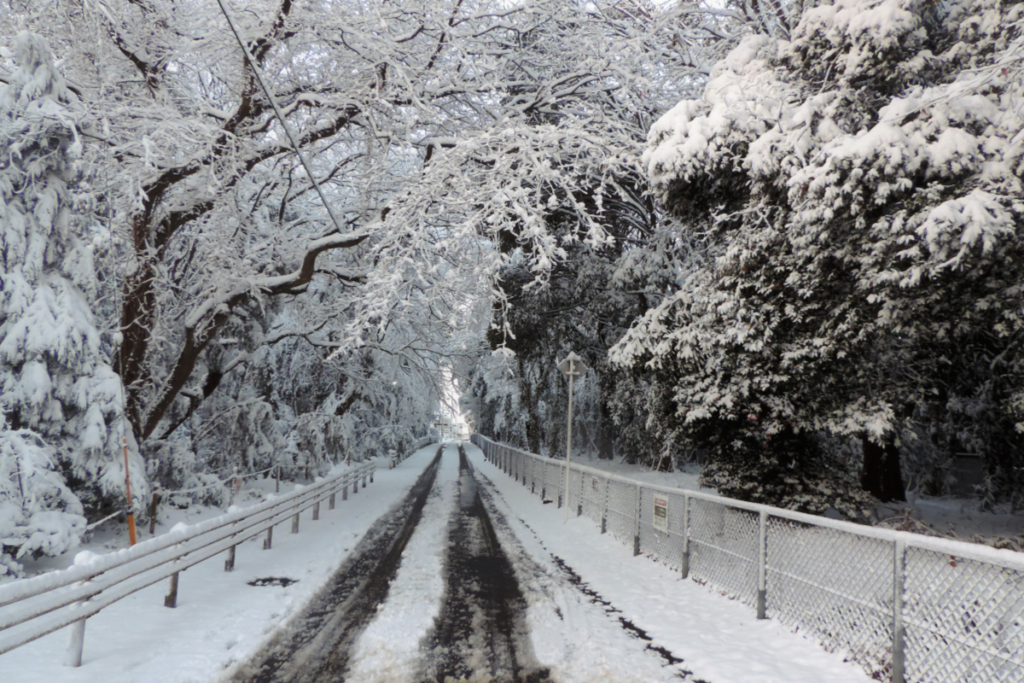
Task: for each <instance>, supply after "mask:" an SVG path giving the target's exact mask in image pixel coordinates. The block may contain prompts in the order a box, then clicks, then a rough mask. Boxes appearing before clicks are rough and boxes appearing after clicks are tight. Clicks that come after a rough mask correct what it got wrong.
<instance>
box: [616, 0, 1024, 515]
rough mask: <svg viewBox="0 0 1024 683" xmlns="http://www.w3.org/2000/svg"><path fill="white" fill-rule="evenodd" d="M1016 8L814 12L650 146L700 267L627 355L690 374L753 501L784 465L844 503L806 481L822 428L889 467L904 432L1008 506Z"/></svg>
mask: <svg viewBox="0 0 1024 683" xmlns="http://www.w3.org/2000/svg"><path fill="white" fill-rule="evenodd" d="M1021 7H1022V5H1021V4H1019V3H1000V2H993V1H991V0H977V1H964V2H955V3H949V4H942V5H936V4H933V3H928V2H919V1H918V0H837V2H835V3H833V4H827V5H821V6H819V7H815V8H812V9H809V10H807V11H806V12H805V13H804V15H803V17H802V18H801V20H800V23H799V24H798V25H797V26H796V27H795V28H794V30H793V32H792V36H791V40H790V41H783V40H778V39H775V38H770V37H766V36H752V37H750V38H748V39H746V40H745V41H744V42H743V43H742V44H741V45H740V46H739V47H738V48H737V49H736V50H734V51H733V52H732V53H731V54H730V55H729V56H728V58H726V59H725V60H723V61H722V62H720V63H719V64H718V65H716V67H715V69H714V70H713V72H712V74H711V79H710V81H709V82H708V84H707V86H706V88H705V90H704V94H703V96H702V97H700V98H698V99H694V100H687V101H684V102H681V103H680V104H679V105H677V106H676V107H675V108H674V109H673V110H671V111H670V112H668V113H667V114H666V115H665V116H664V117H663V118H662V119H661V120H660V121H659V122H658V123H656V124H655V125H654V126H653V127H652V129H651V132H650V137H649V148H648V150H647V152H646V154H645V156H644V161H645V163H646V165H647V169H648V173H649V176H650V178H651V180H652V181H653V183H654V184H655V187H656V189H657V191H658V192H659V194H660V195H661V198H662V200H663V201H664V202H665V204H666V206H667V207H668V208H669V209H670V210H672V211H673V212H674V213H675V214H676V215H677V216H678V217H679V218H681V219H682V220H684V221H685V222H686V224H687V225H688V227H689V229H690V230H692V231H694V232H695V233H700V234H702V239H703V240H704V242H703V246H702V249H701V256H702V258H703V259H704V260H703V261H701V262H699V263H696V264H695V265H693V266H692V267H691V268H689V270H688V271H687V273H686V275H685V277H684V279H683V281H682V283H681V286H680V287H679V290H678V291H677V292H676V293H675V294H674V295H672V296H670V297H669V298H667V299H666V300H665V302H664V303H663V304H662V305H660V306H659V307H658V308H657V309H655V310H652V311H651V312H650V313H649V314H648V315H647V316H646V317H645V318H644V319H643V321H641V323H640V324H638V325H637V326H636V327H635V328H634V330H633V331H632V332H631V334H630V335H629V336H628V337H627V338H626V339H625V340H623V342H622V343H620V345H619V346H618V347H617V349H616V351H615V354H616V358H617V359H618V360H619V361H620V362H622V363H625V364H631V363H634V362H638V361H648V362H650V363H651V364H652V366H654V367H657V368H660V369H662V370H669V371H671V372H676V373H679V376H680V381H679V382H678V384H677V388H676V391H675V401H676V405H677V406H678V410H679V414H680V415H681V416H684V419H685V421H686V424H687V425H688V428H689V430H690V433H691V435H692V436H694V437H695V438H698V439H702V440H703V441H704V443H705V445H708V446H709V447H710V448H711V449H712V451H713V452H715V453H717V455H718V460H717V461H718V462H719V463H720V464H727V468H726V469H727V470H729V471H730V472H731V476H734V477H735V476H737V475H739V474H741V473H742V472H744V471H746V472H747V473H748V474H750V473H755V474H754V475H753V476H750V477H741V478H743V479H744V482H743V483H742V485H741V486H739V488H738V489H737V490H736V491H735V492H736V493H737V494H741V495H744V496H745V497H749V498H758V497H760V496H763V495H765V494H766V484H767V482H768V481H769V478H766V477H765V476H764V471H765V470H764V468H763V467H762V466H763V465H765V463H774V465H772V466H771V467H770V468H769V469H772V468H774V472H775V474H774V477H773V479H774V480H775V481H777V482H779V484H780V487H781V488H780V491H785V496H784V497H788V499H789V500H790V501H791V502H792V501H794V500H796V498H795V496H798V494H799V492H800V490H801V489H802V490H804V491H806V492H808V493H809V495H811V497H813V498H815V499H817V500H818V503H815V504H812V505H810V507H814V506H815V505H817V506H818V507H820V506H821V505H822V504H828V502H829V500H830V498H832V497H834V496H836V495H837V494H839V493H840V491H838V490H836V488H835V487H833V486H830V485H823V484H819V483H815V481H816V480H817V479H818V477H817V475H814V476H811V477H810V478H807V479H806V480H805V481H804V482H803V483H802V484H801V483H800V480H801V478H803V477H805V475H806V469H807V468H808V467H811V466H812V465H813V464H814V463H820V462H821V461H820V458H819V457H818V456H814V457H811V458H810V460H808V458H807V453H808V452H813V451H812V447H813V446H814V439H808V438H806V437H807V435H810V434H815V433H829V434H832V435H836V436H839V437H843V438H848V437H858V438H862V439H863V440H864V441H863V443H864V447H865V454H866V455H867V454H871V453H875V452H876V451H877V450H878V449H882V448H884V449H885V453H886V457H885V458H883V461H888V462H889V463H890V464H891V462H892V459H893V458H894V457H895V454H896V453H897V452H898V446H899V442H900V439H901V437H902V438H904V439H905V438H907V437H908V436H909V435H910V434H911V433H916V434H917V435H918V436H924V437H926V438H927V437H932V438H934V441H935V448H936V449H942V448H944V449H946V450H951V449H958V450H977V451H979V452H983V453H984V454H985V455H986V456H987V457H988V459H989V471H990V473H992V474H993V475H994V476H995V477H997V478H999V477H1001V478H1002V479H1001V481H1002V482H1003V490H1004V491H1006V490H1010V489H1012V488H1013V486H1012V484H1011V481H1012V479H1013V477H1014V475H1013V472H1014V469H1015V465H1014V458H1016V456H1014V455H1013V453H1015V452H1019V447H1018V446H1017V445H1015V444H1013V443H1011V441H1012V439H1013V436H1012V429H1009V430H1008V429H1007V426H1012V425H1008V424H1007V416H1008V410H1009V409H1010V408H1011V407H1012V405H1011V403H1010V401H1009V399H1010V397H1011V396H1012V395H1013V393H1014V392H1015V391H1019V387H1020V386H1021V373H1020V368H1019V363H1018V362H1017V361H1016V359H1017V358H1018V357H1019V356H1020V334H1019V330H1020V329H1021V325H1022V320H1021V315H1022V313H1021V311H1022V309H1021V287H1022V284H1024V270H1022V261H1021V259H1022V254H1021V250H1020V238H1021V235H1020V231H1021V227H1022V217H1024V189H1022V181H1021V178H1022V155H1024V137H1022V134H1021V129H1022V127H1024V110H1022V108H1021V105H1020V102H1021V97H1022V94H1024V93H1022V85H1021V79H1020V78H1019V69H1014V65H1018V63H1019V55H1018V57H1017V59H1016V61H1014V58H1013V55H1014V54H1017V52H1016V51H1019V41H1020V19H1021ZM968 415H969V419H963V418H965V417H966V416H968ZM965 422H969V423H970V424H964V423H965ZM940 432H941V433H940ZM982 432H984V434H982ZM801 435H804V437H801ZM1016 462H1017V463H1018V464H1017V465H1016V467H1019V459H1017V460H1016ZM755 463H759V464H758V465H757V467H754V464H755ZM787 463H788V464H787ZM865 464H866V465H869V464H870V463H869V462H866V463H865ZM758 468H760V470H759V469H758ZM869 470H870V467H866V468H865V472H866V473H867V474H869V477H870V476H874V475H870V472H869ZM714 471H715V468H714V467H713V468H712V470H711V472H712V473H713V472H714ZM757 472H759V473H757ZM889 473H890V475H891V476H895V477H896V478H897V479H898V476H899V469H898V468H896V469H895V471H892V469H891V468H890V470H889ZM1018 476H1019V475H1018ZM729 479H730V476H725V477H724V478H723V479H722V480H721V481H719V482H718V483H719V484H723V483H725V482H726V481H727V480H729ZM734 481H735V480H734ZM787 481H788V482H791V483H792V484H793V485H789V484H786V485H783V484H784V483H785V482H787ZM865 483H866V485H867V487H868V488H869V490H872V491H874V492H876V493H879V492H881V493H882V494H883V495H902V492H901V491H896V492H894V491H893V490H892V489H891V488H890V489H889V490H888V491H887V492H886V491H884V490H883V489H885V486H882V487H881V488H879V486H878V484H879V482H877V481H874V482H872V481H867V482H865ZM897 488H898V485H897ZM1018 488H1019V487H1018ZM778 493H779V491H776V494H778Z"/></svg>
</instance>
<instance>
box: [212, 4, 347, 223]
mask: <svg viewBox="0 0 1024 683" xmlns="http://www.w3.org/2000/svg"><path fill="white" fill-rule="evenodd" d="M217 4H218V5H219V6H220V11H221V13H223V14H224V18H225V19H227V20H228V26H230V27H231V32H232V33H233V34H234V35H235V40H237V41H238V46H239V47H241V48H242V54H244V55H245V59H246V61H247V62H249V66H251V67H252V72H253V74H254V75H255V76H256V81H257V82H258V83H259V84H260V88H261V89H262V90H263V94H264V95H266V96H267V99H268V100H269V101H270V106H271V107H273V108H274V114H275V115H276V116H277V120H278V121H279V122H280V123H281V127H282V128H284V133H285V135H286V136H287V137H288V142H289V143H291V146H292V149H293V150H294V151H295V155H296V156H297V157H299V162H300V163H302V168H304V169H306V175H308V176H309V181H310V182H311V183H313V187H315V188H316V193H317V194H318V195H319V196H320V201H321V202H322V203H323V205H324V208H325V209H327V215H329V216H330V217H331V221H332V222H333V223H334V229H335V230H337V231H338V233H339V234H341V232H342V229H341V222H340V221H339V220H338V217H337V216H335V215H334V211H333V210H332V209H331V205H330V204H328V203H327V198H326V197H324V193H323V190H321V189H320V183H318V182H317V181H316V176H314V175H313V170H312V169H311V168H310V167H309V163H308V162H307V161H306V157H305V156H303V154H302V152H301V151H300V149H299V145H298V143H296V142H295V137H294V136H293V135H292V131H291V128H289V127H288V123H287V122H286V121H285V118H284V114H282V113H281V107H279V106H278V104H277V98H276V97H274V95H273V94H272V93H271V92H270V88H268V87H267V83H266V81H264V80H263V73H262V72H261V71H260V67H259V65H257V64H256V60H255V59H254V58H253V56H252V55H251V54H250V53H249V49H248V48H247V47H246V46H245V42H244V41H243V40H242V36H241V34H240V33H239V32H238V28H236V27H235V22H234V20H233V19H232V18H231V15H230V14H228V8H227V7H226V6H225V5H224V0H217Z"/></svg>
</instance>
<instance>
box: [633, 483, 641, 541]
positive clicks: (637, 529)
mask: <svg viewBox="0 0 1024 683" xmlns="http://www.w3.org/2000/svg"><path fill="white" fill-rule="evenodd" d="M642 493H643V489H642V488H641V486H640V485H639V484H637V486H636V506H635V507H636V510H635V511H634V513H633V521H634V524H633V556H634V557H635V556H636V555H639V554H640V495H641V494H642Z"/></svg>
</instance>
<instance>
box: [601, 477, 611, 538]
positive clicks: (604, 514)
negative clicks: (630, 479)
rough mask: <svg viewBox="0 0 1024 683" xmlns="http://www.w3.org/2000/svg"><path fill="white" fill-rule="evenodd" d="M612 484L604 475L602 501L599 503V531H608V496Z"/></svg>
mask: <svg viewBox="0 0 1024 683" xmlns="http://www.w3.org/2000/svg"><path fill="white" fill-rule="evenodd" d="M611 486H612V480H611V479H608V478H607V477H605V480H604V503H603V504H602V505H601V533H602V534H604V533H607V532H608V496H609V495H610V489H611Z"/></svg>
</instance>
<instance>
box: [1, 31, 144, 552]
mask: <svg viewBox="0 0 1024 683" xmlns="http://www.w3.org/2000/svg"><path fill="white" fill-rule="evenodd" d="M14 53H15V59H16V61H17V64H18V68H17V70H16V71H15V72H14V73H13V75H12V76H11V80H10V83H9V84H8V85H7V86H5V87H3V88H2V89H0V140H2V144H0V148H2V149H4V150H5V154H4V156H3V158H2V159H0V404H2V406H3V413H4V423H5V431H4V437H3V439H4V442H5V447H4V450H3V452H2V453H0V459H5V460H6V459H11V458H14V459H17V460H18V461H19V462H20V463H21V464H20V465H19V464H17V463H14V464H12V463H11V462H6V463H4V464H3V467H4V468H5V469H6V470H7V471H9V472H13V471H21V472H23V473H24V472H25V471H26V467H27V466H28V463H31V462H36V463H37V464H36V465H34V466H33V467H29V469H28V470H27V471H29V472H32V471H35V472H37V473H41V472H46V473H47V474H45V476H43V475H41V474H40V475H39V476H40V477H42V479H40V481H41V482H42V483H41V484H40V486H43V487H44V489H46V491H49V493H39V494H38V495H37V493H35V492H33V491H30V490H21V491H20V495H21V496H22V499H23V500H28V499H33V500H34V502H33V503H32V504H31V505H30V506H29V509H28V510H27V511H26V508H25V505H21V506H20V507H21V508H22V510H23V511H24V512H25V514H29V515H30V516H31V514H34V513H33V512H32V511H33V510H34V511H35V512H38V513H39V514H44V513H45V512H46V511H50V510H57V509H61V510H64V511H67V512H69V513H73V514H76V515H77V514H80V513H81V512H82V505H81V502H80V501H79V500H78V499H76V498H75V496H74V495H72V494H71V493H70V492H69V491H68V489H67V488H66V484H70V485H71V487H72V488H74V489H75V490H76V492H77V493H78V496H79V497H80V498H81V501H82V502H85V503H86V504H87V505H88V506H89V507H90V508H94V509H95V508H99V507H103V506H106V505H110V504H118V505H121V504H123V502H124V480H125V476H124V460H123V458H121V457H118V456H119V455H120V452H121V451H120V448H119V437H120V433H119V430H118V429H117V426H116V424H115V423H116V420H117V419H118V416H119V414H120V410H121V389H120V384H119V381H118V378H117V375H116V374H114V372H113V371H112V369H111V367H110V365H109V364H108V362H107V359H106V357H105V355H104V353H103V350H102V349H101V345H100V335H99V333H98V331H97V329H96V325H95V323H94V320H93V316H92V313H91V311H90V307H89V303H88V301H87V298H86V294H85V292H86V291H90V290H92V291H95V286H94V280H95V273H94V270H93V264H92V258H91V252H90V250H89V248H88V246H87V245H86V244H84V243H83V241H82V240H80V239H79V238H78V237H77V236H76V235H75V234H74V230H73V229H74V217H73V215H72V211H71V207H70V202H71V198H70V193H69V183H70V182H71V180H72V176H73V168H72V163H71V159H72V158H73V157H74V155H75V154H76V153H77V152H78V149H79V140H78V133H77V130H76V123H75V116H74V114H73V112H72V110H71V108H70V106H71V103H72V97H71V94H70V93H69V91H68V89H67V87H66V85H65V83H64V80H63V79H62V77H61V75H60V74H59V73H58V72H57V70H56V69H55V68H54V64H53V57H52V55H51V53H50V51H49V48H48V47H47V44H46V42H45V41H44V40H43V39H42V38H41V37H39V36H37V35H35V34H32V33H29V32H22V33H20V34H19V35H18V36H17V38H16V39H15V41H14ZM19 444H21V445H19ZM141 465H142V464H141V460H140V459H139V458H138V457H137V456H136V457H134V458H133V468H132V469H133V471H132V475H133V480H134V481H135V482H136V487H135V488H134V489H133V492H134V493H135V494H136V495H138V496H144V494H145V476H144V468H143V467H142V466H141ZM33 468H34V469H33ZM58 472H59V474H58ZM62 478H63V481H62ZM32 480H33V479H32V477H29V479H27V480H26V479H25V478H24V477H23V479H22V485H24V484H25V482H26V481H28V482H29V483H31V481H32ZM7 492H8V493H9V488H8V489H7ZM7 505H8V507H9V503H8V504H7ZM18 506H19V504H18V501H15V507H18ZM33 506H34V507H33ZM82 531H84V525H82V524H79V523H78V522H77V521H74V520H72V523H71V525H70V526H69V527H67V528H64V529H61V530H60V531H59V534H60V537H61V540H59V541H58V540H52V541H47V542H43V541H39V540H36V541H32V542H30V543H28V542H27V541H26V543H28V545H23V546H22V547H23V549H27V550H28V551H29V552H32V553H40V552H41V553H46V554H57V553H59V552H61V551H63V550H64V549H66V548H67V547H68V546H69V544H71V543H72V542H73V541H74V539H75V538H76V537H77V536H78V535H79V534H81V533H82ZM54 533H55V534H57V533H58V532H56V531H55V532H54ZM18 552H19V553H22V552H24V550H19V551H18Z"/></svg>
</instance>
